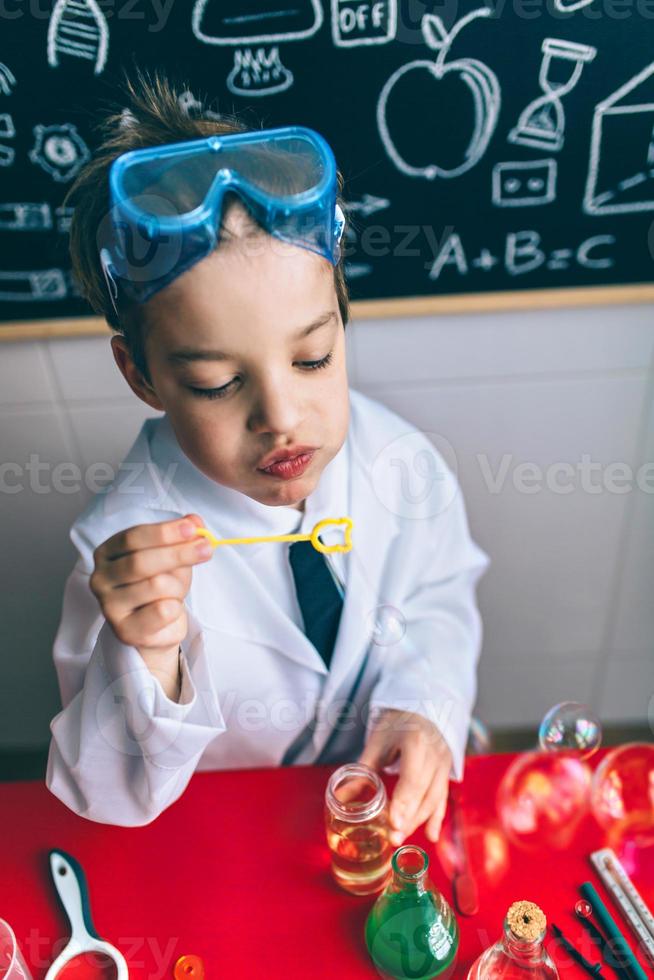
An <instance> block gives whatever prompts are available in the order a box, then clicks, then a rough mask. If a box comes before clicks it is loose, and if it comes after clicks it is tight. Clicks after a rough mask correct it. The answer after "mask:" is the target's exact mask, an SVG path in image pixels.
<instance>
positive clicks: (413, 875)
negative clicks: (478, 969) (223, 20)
mask: <svg viewBox="0 0 654 980" xmlns="http://www.w3.org/2000/svg"><path fill="white" fill-rule="evenodd" d="M391 867H392V870H393V875H392V878H391V880H390V882H389V883H388V885H387V886H386V888H385V889H384V891H383V892H382V894H381V895H380V896H379V898H378V899H377V901H376V902H375V904H374V906H373V907H372V909H371V911H370V914H369V915H368V919H367V921H366V929H365V934H366V945H367V946H368V952H369V953H370V956H371V958H372V961H373V963H374V965H375V968H376V970H377V973H378V974H379V975H380V976H382V977H398V978H400V980H404V978H409V977H410V978H411V980H429V978H431V977H442V978H445V977H449V976H451V975H452V973H453V972H454V968H455V964H456V955H457V952H458V948H459V927H458V925H457V921H456V919H455V917H454V913H453V912H452V909H451V908H450V906H449V905H448V903H447V902H446V901H445V899H444V897H443V896H442V895H441V893H440V892H439V891H438V889H436V888H435V887H434V885H433V884H432V882H431V880H430V878H429V875H428V868H429V858H428V857H427V854H426V853H425V852H424V851H423V849H422V848H421V847H417V846H415V845H414V844H405V845H404V846H403V847H400V848H398V850H397V851H396V852H395V854H394V855H393V858H392V861H391Z"/></svg>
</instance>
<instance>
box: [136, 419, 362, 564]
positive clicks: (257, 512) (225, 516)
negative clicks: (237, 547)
mask: <svg viewBox="0 0 654 980" xmlns="http://www.w3.org/2000/svg"><path fill="white" fill-rule="evenodd" d="M157 421H158V425H157V426H156V427H155V428H154V431H153V433H152V435H151V436H150V456H151V458H152V460H153V462H154V463H155V464H156V465H157V466H158V467H159V469H160V470H161V471H162V473H163V474H164V477H165V478H166V479H168V480H170V481H171V485H170V491H169V493H170V496H171V497H172V498H173V499H175V500H176V503H177V506H178V508H179V509H180V510H181V511H182V512H184V513H198V514H199V515H200V516H201V517H202V518H203V520H204V522H205V524H206V526H207V527H208V528H209V530H211V531H212V532H213V533H214V534H215V535H216V537H218V538H232V537H250V536H252V537H257V536H259V535H269V534H293V533H299V534H310V533H311V531H312V529H313V527H314V526H315V525H316V524H317V523H318V521H321V520H324V519H325V518H328V517H345V516H347V515H348V513H349V465H350V463H349V460H350V435H349V432H348V436H347V437H346V439H345V441H344V442H343V445H342V446H341V448H340V449H339V451H338V452H337V453H336V455H335V456H334V458H333V459H332V460H330V462H329V463H328V464H327V466H326V467H325V468H324V470H323V471H322V473H321V476H320V480H319V481H318V485H317V486H316V488H315V490H314V491H313V493H311V494H309V496H308V497H307V498H306V499H305V502H304V512H302V511H299V510H296V509H295V508H294V507H283V506H280V507H273V506H270V505H268V504H262V503H260V502H259V501H258V500H253V499H252V498H251V497H248V496H247V494H244V493H241V491H240V490H234V489H232V488H231V487H226V486H224V485H223V484H222V483H217V482H216V481H215V480H212V479H210V478H209V477H208V476H206V475H205V474H204V473H202V471H201V470H199V469H198V468H197V466H195V464H194V463H192V462H191V460H190V459H189V458H188V456H186V454H185V453H184V451H183V450H182V448H181V446H180V445H179V442H178V441H177V437H176V435H175V431H174V429H173V427H172V424H171V422H170V419H169V418H168V416H167V415H164V416H163V417H162V418H160V419H158V420H157ZM339 533H340V532H339ZM325 540H326V541H327V539H325ZM334 540H335V539H334ZM327 543H329V541H327ZM248 547H249V548H251V549H253V550H254V549H258V548H259V547H261V545H249V546H248Z"/></svg>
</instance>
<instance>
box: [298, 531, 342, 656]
mask: <svg viewBox="0 0 654 980" xmlns="http://www.w3.org/2000/svg"><path fill="white" fill-rule="evenodd" d="M320 540H322V539H320ZM289 561H290V563H291V569H292V570H293V580H294V582H295V593H296V595H297V599H298V603H299V604H300V609H301V611H302V620H303V622H304V632H305V633H306V635H307V637H308V639H309V640H311V642H312V643H313V645H314V647H315V648H316V650H317V651H318V653H319V654H320V656H321V657H322V659H323V660H324V661H325V663H326V664H327V666H328V667H329V664H330V662H331V658H332V652H333V650H334V642H335V640H336V634H337V633H338V624H339V622H340V618H341V610H342V608H343V598H342V596H341V593H340V592H339V590H338V588H337V587H336V584H335V582H334V579H333V578H332V575H331V572H330V570H329V568H328V567H327V565H326V559H325V556H324V555H323V554H321V552H319V551H317V550H316V549H315V548H314V547H313V545H312V544H311V542H310V541H294V542H293V544H291V545H290V546H289Z"/></svg>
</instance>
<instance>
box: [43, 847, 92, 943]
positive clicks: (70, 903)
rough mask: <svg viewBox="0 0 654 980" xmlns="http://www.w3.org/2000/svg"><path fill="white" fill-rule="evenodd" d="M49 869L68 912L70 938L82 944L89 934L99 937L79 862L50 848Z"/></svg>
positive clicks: (63, 852)
mask: <svg viewBox="0 0 654 980" xmlns="http://www.w3.org/2000/svg"><path fill="white" fill-rule="evenodd" d="M50 870H51V872H52V880H53V881H54V884H55V888H56V889H57V894H58V895H59V898H60V900H61V904H62V905H63V907H64V911H65V913H66V915H67V916H68V921H69V922H70V930H71V940H76V941H77V942H79V944H80V946H81V947H82V948H83V947H85V946H86V945H87V943H86V942H85V940H87V939H88V938H89V937H91V938H93V939H100V936H99V935H98V933H97V932H96V929H95V926H94V925H93V919H92V918H91V907H90V904H89V892H88V887H87V884H86V877H85V875H84V871H83V870H82V866H81V865H80V864H79V862H78V861H76V860H75V858H74V857H72V856H71V855H70V854H67V853H66V852H65V851H59V850H52V851H50Z"/></svg>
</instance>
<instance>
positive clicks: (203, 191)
mask: <svg viewBox="0 0 654 980" xmlns="http://www.w3.org/2000/svg"><path fill="white" fill-rule="evenodd" d="M215 147H216V148H215V149H213V148H210V149H207V147H206V145H205V146H196V147H191V148H189V149H188V150H186V151H182V152H180V151H179V150H178V151H176V152H174V153H167V154H166V155H162V156H161V157H159V158H157V157H153V158H150V159H145V160H142V161H135V162H134V163H133V164H131V165H130V166H129V167H127V168H126V169H125V172H124V175H123V181H122V190H123V193H124V195H125V196H126V197H127V198H132V199H135V198H136V199H138V198H140V197H142V196H146V197H147V198H148V208H152V209H153V210H152V213H157V211H156V208H157V200H156V199H157V198H161V204H160V208H161V210H160V213H161V214H166V215H169V214H170V213H171V211H174V212H175V213H177V214H187V213H189V212H190V211H194V210H195V209H196V208H198V207H200V206H201V205H202V204H203V203H204V202H205V201H206V200H207V198H208V197H209V194H210V192H211V191H212V190H214V191H215V192H217V190H218V188H219V187H220V186H221V185H228V184H229V185H232V186H235V187H236V186H238V187H240V188H241V189H242V190H243V191H245V190H250V191H251V192H253V193H255V194H257V195H259V196H261V197H264V196H266V197H268V196H269V197H273V198H285V197H294V198H297V196H298V195H304V194H307V193H308V192H310V191H312V190H315V189H316V188H317V187H319V186H320V183H321V182H322V180H323V178H324V174H325V161H324V160H323V159H322V156H321V155H320V154H319V153H318V152H317V150H316V147H315V146H314V145H313V143H311V142H309V141H308V140H307V139H303V138H297V137H287V138H282V139H277V140H275V141H274V142H267V143H260V144H259V145H257V144H256V143H245V144H242V145H240V146H234V145H232V146H231V147H229V146H226V145H223V141H222V140H221V139H220V137H216V139H215ZM218 174H220V177H218V180H216V177H217V175H218Z"/></svg>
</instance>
